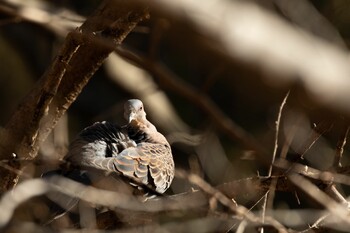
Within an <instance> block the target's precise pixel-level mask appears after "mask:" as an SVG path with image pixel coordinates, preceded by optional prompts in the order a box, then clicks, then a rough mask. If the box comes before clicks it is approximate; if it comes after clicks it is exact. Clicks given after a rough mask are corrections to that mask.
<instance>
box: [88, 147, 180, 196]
mask: <svg viewBox="0 0 350 233" xmlns="http://www.w3.org/2000/svg"><path fill="white" fill-rule="evenodd" d="M86 165H88V166H92V167H95V168H98V169H102V170H107V171H111V172H118V173H121V174H122V175H124V176H126V177H129V178H132V179H133V180H136V181H139V182H141V183H143V184H146V185H151V186H152V187H154V188H155V190H156V191H157V192H159V193H163V192H165V190H166V189H167V188H168V187H169V186H170V184H171V181H172V179H173V177H174V162H173V160H172V156H171V150H170V147H168V146H166V145H161V144H153V143H140V144H139V145H138V146H137V147H130V148H127V149H125V150H123V151H122V152H121V153H119V154H116V155H115V156H114V157H110V158H102V157H95V158H92V159H90V160H89V161H87V164H86Z"/></svg>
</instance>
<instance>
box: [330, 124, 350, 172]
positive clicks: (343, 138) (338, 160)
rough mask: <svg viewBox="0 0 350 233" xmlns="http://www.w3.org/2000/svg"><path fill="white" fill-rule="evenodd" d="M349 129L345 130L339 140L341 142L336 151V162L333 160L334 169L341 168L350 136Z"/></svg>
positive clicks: (348, 127) (349, 127)
mask: <svg viewBox="0 0 350 233" xmlns="http://www.w3.org/2000/svg"><path fill="white" fill-rule="evenodd" d="M349 129H350V126H347V127H346V128H345V129H343V132H342V134H341V136H340V138H339V141H338V143H337V147H336V151H335V155H334V160H333V167H334V168H339V167H341V166H342V165H341V159H342V157H343V153H344V147H345V145H346V139H347V137H348V134H349Z"/></svg>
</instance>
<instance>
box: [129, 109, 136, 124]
mask: <svg viewBox="0 0 350 233" xmlns="http://www.w3.org/2000/svg"><path fill="white" fill-rule="evenodd" d="M133 120H136V113H134V112H131V113H130V115H129V123H131V122H132V121H133Z"/></svg>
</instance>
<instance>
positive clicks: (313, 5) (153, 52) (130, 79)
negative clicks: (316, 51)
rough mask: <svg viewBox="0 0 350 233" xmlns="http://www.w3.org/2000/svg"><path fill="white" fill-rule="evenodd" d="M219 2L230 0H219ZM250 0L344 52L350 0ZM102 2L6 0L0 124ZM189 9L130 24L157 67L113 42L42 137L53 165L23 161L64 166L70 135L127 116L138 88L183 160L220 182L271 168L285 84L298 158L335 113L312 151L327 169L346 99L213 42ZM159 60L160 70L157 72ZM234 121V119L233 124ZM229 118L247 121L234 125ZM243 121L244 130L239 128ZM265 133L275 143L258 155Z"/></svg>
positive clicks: (314, 162) (129, 41)
mask: <svg viewBox="0 0 350 233" xmlns="http://www.w3.org/2000/svg"><path fill="white" fill-rule="evenodd" d="M221 2H229V1H216V3H215V4H218V5H219V4H221ZM245 2H248V1H245ZM249 2H251V4H253V5H256V6H258V7H259V9H260V8H261V9H264V10H266V11H268V12H269V13H270V14H272V15H273V16H274V17H277V18H278V19H279V20H282V21H283V22H284V23H287V24H288V25H290V26H292V27H293V28H296V29H297V30H299V31H300V32H301V33H302V34H305V35H312V36H314V37H316V38H318V39H319V40H321V41H323V42H324V43H327V45H330V46H332V47H334V48H336V49H339V50H341V51H346V52H347V46H348V42H349V40H348V39H349V36H350V27H349V26H350V14H348V12H349V10H350V2H349V1H346V0H328V1H298V2H299V3H300V4H293V3H290V1H278V0H275V1H273V0H269V1H249ZM292 2H294V1H292ZM99 3H100V1H97V0H86V1H65V0H57V1H44V0H42V1H40V0H27V1H15V0H2V1H1V2H0V55H1V58H0V70H1V72H0V109H1V114H0V126H3V125H5V124H6V122H7V121H8V120H9V118H10V117H11V115H12V113H13V112H14V110H15V109H16V107H17V106H18V104H19V103H20V102H21V100H22V99H23V98H25V96H26V94H27V93H28V92H29V91H30V90H31V88H33V87H34V85H35V83H36V82H37V81H38V80H39V78H40V77H41V76H42V74H43V73H44V72H45V70H46V69H47V68H48V66H49V64H50V63H51V61H52V59H53V58H54V57H55V55H56V54H57V51H58V49H59V48H60V45H61V44H62V42H63V40H64V38H65V36H66V34H67V32H68V31H71V30H74V29H75V28H77V27H79V26H80V25H81V23H82V22H83V21H84V19H85V17H88V16H89V15H90V14H91V13H92V12H93V11H94V9H96V7H97V6H98V4H99ZM186 13H187V14H190V12H186ZM247 17H248V18H249V17H250V16H249V15H247ZM181 20H182V19H174V17H169V18H167V17H166V16H165V15H162V14H161V13H159V11H157V12H156V13H155V14H152V11H151V16H150V19H149V20H145V21H144V22H142V23H141V24H139V25H138V26H137V27H136V29H135V30H134V31H133V32H131V33H130V34H129V35H128V36H127V38H126V39H125V40H124V42H123V44H122V45H121V49H122V50H123V51H125V50H126V51H130V52H132V53H135V54H139V55H140V56H143V57H145V58H147V59H149V60H150V61H152V62H154V63H156V65H155V67H156V68H154V66H152V67H153V68H152V67H138V66H135V65H134V64H135V62H133V61H131V59H126V58H125V57H123V56H121V54H119V53H114V54H111V55H110V57H109V58H108V59H107V61H106V62H105V63H104V64H103V66H102V67H101V69H99V70H98V71H97V72H96V74H95V75H94V77H93V78H92V79H91V81H90V82H89V83H88V84H87V86H86V87H85V88H84V90H83V92H82V93H81V95H79V97H78V98H77V100H76V101H75V102H74V104H73V105H72V106H71V107H70V108H69V110H68V111H67V113H66V115H65V116H64V117H63V118H62V119H61V121H60V122H59V124H58V125H57V126H56V128H55V130H54V131H53V132H52V134H51V135H50V136H49V138H48V139H47V141H46V142H45V143H44V144H43V145H42V146H41V149H40V154H39V157H38V160H42V161H51V163H49V164H50V165H49V166H47V165H44V166H36V165H35V166H34V165H28V166H27V167H25V172H27V173H28V174H31V176H38V175H40V173H42V172H45V171H48V170H50V169H52V168H54V167H55V166H56V167H57V161H58V160H59V159H61V158H62V157H63V156H64V155H65V153H66V151H67V146H68V144H69V142H70V141H71V140H72V139H73V138H74V137H75V135H76V134H77V133H78V132H79V131H81V130H82V129H83V128H84V127H86V126H88V125H90V124H92V123H94V122H96V121H103V120H107V121H112V122H116V123H118V124H121V125H122V124H125V120H124V119H123V113H122V112H123V104H124V102H125V100H127V99H130V98H139V99H141V100H142V101H143V102H144V104H145V110H146V112H147V114H148V118H149V119H150V120H151V121H152V122H153V123H154V124H155V125H156V127H157V128H158V130H159V131H160V132H162V133H163V134H164V135H165V136H166V137H167V138H168V140H169V142H170V143H171V145H172V149H173V155H174V159H175V164H176V167H177V168H183V169H185V170H188V171H191V172H193V173H196V174H198V175H200V176H201V177H203V178H205V179H206V180H207V181H208V182H209V183H211V184H213V185H218V184H222V183H224V182H227V181H232V180H238V179H242V178H247V177H253V176H255V175H257V174H260V175H266V174H267V172H268V169H269V164H270V162H271V159H272V153H273V150H274V146H275V131H276V129H275V127H276V125H275V122H276V120H277V116H278V112H279V108H280V106H281V103H282V101H283V99H284V98H285V96H286V95H287V93H288V90H291V92H290V96H289V98H290V102H289V99H288V100H287V104H286V106H285V108H284V110H283V114H282V122H281V125H280V135H279V139H280V148H279V150H278V154H279V153H281V150H282V149H281V148H283V145H285V146H286V147H288V149H287V151H288V153H287V154H288V156H291V158H293V154H300V153H302V152H300V150H303V148H302V145H303V143H305V142H306V141H307V140H309V139H310V135H311V134H312V129H314V128H315V127H316V126H317V125H319V123H320V122H321V123H324V122H331V123H329V124H328V123H326V127H325V128H322V129H321V131H323V132H325V133H322V135H319V136H320V137H317V140H316V139H315V144H314V145H313V146H312V148H311V149H310V150H307V151H306V154H305V158H306V162H305V163H306V164H309V165H311V166H313V167H315V168H318V169H328V168H329V167H331V166H332V162H333V157H334V154H335V149H336V146H337V142H338V140H339V138H340V135H341V133H342V132H343V131H344V128H347V123H346V122H347V120H346V119H348V118H347V116H348V115H346V114H345V116H346V117H342V114H339V113H342V111H341V110H339V111H337V109H334V108H329V106H327V105H325V104H324V103H322V104H319V103H318V102H317V101H315V100H314V99H312V98H310V99H311V100H310V99H307V98H306V97H305V96H308V95H307V94H305V93H307V91H308V90H307V88H305V89H304V88H301V87H302V85H300V83H298V82H295V83H292V84H290V83H289V84H288V85H280V84H279V83H277V82H276V83H274V80H275V79H274V78H273V76H277V75H275V74H274V73H273V72H271V73H269V72H266V71H265V70H264V69H262V68H261V67H259V66H255V65H251V63H249V62H248V63H247V62H245V61H243V60H242V61H241V62H238V61H239V59H236V60H235V61H234V62H232V61H230V58H229V56H227V55H226V54H225V53H226V51H224V50H220V48H216V47H215V46H216V45H215V44H211V43H209V42H213V41H214V42H215V40H214V39H215V38H216V37H215V36H216V35H208V34H207V32H205V31H203V30H199V29H198V28H197V27H196V25H191V24H189V23H188V24H186V22H185V23H184V22H182V21H181ZM179 22H180V23H179ZM186 25H187V27H188V28H186ZM250 30H254V28H245V30H243V31H242V33H249V31H250ZM281 33H283V32H281ZM207 37H210V38H214V39H211V40H208V39H207ZM305 38H306V39H307V36H305ZM277 40H278V38H277ZM218 41H219V40H218ZM196 42H198V43H196ZM271 43H273V42H271ZM204 45H206V46H204ZM270 46H271V45H270ZM285 46H286V47H288V46H289V44H285ZM296 59H298V58H296ZM312 65H313V63H312V61H310V66H312ZM139 66H140V65H139ZM319 68H320V69H321V67H319ZM316 69H317V68H316ZM146 70H148V71H146ZM152 70H153V71H154V72H153V73H152ZM157 70H158V71H159V70H160V71H159V72H158V73H156V72H155V71H157ZM162 75H163V77H162ZM298 75H299V74H295V76H298ZM268 80H270V81H268ZM173 82H174V83H175V84H174V83H173ZM189 93H190V94H189ZM191 93H192V94H191ZM208 101H209V102H210V103H209V104H208ZM218 111H219V112H218ZM213 112H214V113H213ZM215 112H216V113H218V114H215ZM330 119H331V120H330ZM227 120H229V121H230V122H229V123H227ZM225 124H226V125H227V124H228V125H231V126H232V124H234V126H237V127H233V128H232V127H226V128H225ZM232 129H236V130H237V129H238V131H236V133H235V132H233V133H232V132H231V131H230V130H232ZM239 130H242V131H243V134H240V133H237V132H240V131H239ZM291 132H293V133H291ZM237 135H238V136H237ZM240 135H243V137H240ZM257 145H259V146H260V147H262V148H263V150H264V151H265V152H266V153H264V154H263V155H261V154H260V155H257V151H256V148H257ZM347 155H348V149H347V148H345V151H344V157H343V161H342V163H343V164H347V160H348V159H347ZM55 161H56V162H55ZM264 161H265V162H264ZM39 168H40V169H39ZM36 169H39V170H36ZM191 187H192V186H191V185H190V184H187V183H184V182H182V181H179V180H177V179H176V180H175V181H174V183H173V185H172V187H171V190H169V193H181V192H186V191H188V190H190V188H191ZM296 202H297V201H296V200H295V201H292V202H286V201H285V200H283V199H281V201H280V202H279V201H278V200H277V201H276V203H275V205H276V206H278V205H280V206H282V207H283V208H287V207H286V206H288V205H293V203H294V204H295V203H296Z"/></svg>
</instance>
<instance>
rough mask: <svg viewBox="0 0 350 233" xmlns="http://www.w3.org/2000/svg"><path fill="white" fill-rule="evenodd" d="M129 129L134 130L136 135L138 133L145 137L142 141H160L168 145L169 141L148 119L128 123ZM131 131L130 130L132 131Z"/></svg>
mask: <svg viewBox="0 0 350 233" xmlns="http://www.w3.org/2000/svg"><path fill="white" fill-rule="evenodd" d="M128 127H129V129H131V131H132V132H133V133H132V134H133V135H134V136H136V135H138V136H141V135H143V136H141V138H143V140H142V139H141V141H144V142H152V143H160V144H164V145H168V144H169V143H168V141H167V140H166V138H165V137H164V136H163V135H162V134H161V133H159V132H158V131H157V128H156V127H155V126H154V125H153V124H152V123H151V122H149V121H148V120H147V119H142V120H138V121H136V120H133V121H131V122H130V123H129V124H128ZM131 131H129V132H131Z"/></svg>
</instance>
